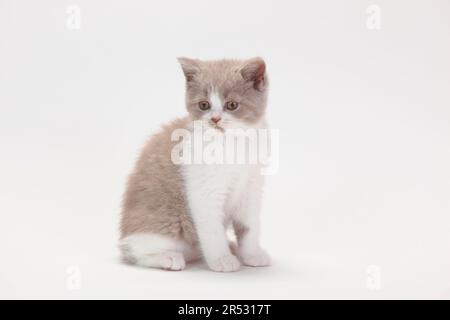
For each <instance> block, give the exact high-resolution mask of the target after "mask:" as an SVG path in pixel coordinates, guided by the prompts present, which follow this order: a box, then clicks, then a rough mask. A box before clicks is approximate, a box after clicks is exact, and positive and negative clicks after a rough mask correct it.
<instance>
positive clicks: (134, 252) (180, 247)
mask: <svg viewBox="0 0 450 320" xmlns="http://www.w3.org/2000/svg"><path fill="white" fill-rule="evenodd" d="M120 249H121V251H122V255H123V258H124V260H126V261H128V262H131V263H134V264H136V265H139V266H142V267H151V268H161V269H166V270H174V271H178V270H182V269H184V267H185V266H186V262H185V257H184V255H185V254H187V256H188V258H189V257H192V256H193V255H194V248H191V247H190V246H188V245H187V244H186V243H184V242H182V241H179V240H176V239H172V238H169V237H167V236H163V235H159V234H152V233H139V234H132V235H129V236H127V237H125V238H123V239H122V240H121V241H120Z"/></svg>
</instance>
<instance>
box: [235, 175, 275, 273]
mask: <svg viewBox="0 0 450 320" xmlns="http://www.w3.org/2000/svg"><path fill="white" fill-rule="evenodd" d="M249 190H251V192H249V193H247V194H246V195H245V196H243V197H242V199H241V203H240V206H239V207H238V208H237V209H236V211H235V213H234V214H233V216H234V221H233V226H234V231H235V233H236V238H237V241H238V256H239V258H240V259H241V261H242V262H243V263H244V264H245V265H247V266H252V267H264V266H268V265H270V264H271V259H270V256H269V255H268V254H267V253H266V251H265V250H264V249H262V248H261V246H260V244H259V234H260V219H259V215H260V208H261V185H260V182H257V183H255V185H254V186H251V187H250V188H249Z"/></svg>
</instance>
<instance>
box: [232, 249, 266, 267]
mask: <svg viewBox="0 0 450 320" xmlns="http://www.w3.org/2000/svg"><path fill="white" fill-rule="evenodd" d="M239 257H240V258H241V260H242V262H243V263H244V264H245V265H246V266H250V267H267V266H270V265H271V264H272V260H271V259H270V256H269V255H268V254H267V252H265V251H264V250H262V249H260V250H259V251H258V252H256V253H242V254H241V255H240V256H239Z"/></svg>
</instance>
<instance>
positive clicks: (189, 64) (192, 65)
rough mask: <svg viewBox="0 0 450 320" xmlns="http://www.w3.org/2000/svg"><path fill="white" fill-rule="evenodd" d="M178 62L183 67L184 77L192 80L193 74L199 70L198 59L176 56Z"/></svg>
mask: <svg viewBox="0 0 450 320" xmlns="http://www.w3.org/2000/svg"><path fill="white" fill-rule="evenodd" d="M177 59H178V62H179V63H180V65H181V68H182V69H183V73H184V76H185V78H186V81H187V82H189V81H192V80H194V77H195V75H196V74H197V73H198V72H199V70H200V68H199V61H198V60H195V59H190V58H185V57H179V58H177Z"/></svg>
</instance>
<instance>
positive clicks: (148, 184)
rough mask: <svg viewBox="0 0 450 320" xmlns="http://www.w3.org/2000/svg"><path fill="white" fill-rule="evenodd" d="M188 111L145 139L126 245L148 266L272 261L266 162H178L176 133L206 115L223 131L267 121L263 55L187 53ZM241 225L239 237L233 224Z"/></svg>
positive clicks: (126, 207)
mask: <svg viewBox="0 0 450 320" xmlns="http://www.w3.org/2000/svg"><path fill="white" fill-rule="evenodd" d="M179 62H180V64H181V66H182V69H183V72H184V75H185V78H186V107H187V111H188V115H187V116H185V117H184V118H180V119H177V120H175V121H173V122H172V123H170V124H168V125H166V126H164V127H163V129H162V130H161V131H160V132H158V133H156V134H155V135H154V136H152V137H151V139H150V140H149V141H148V142H147V144H146V145H145V147H144V149H143V151H142V153H141V155H140V157H139V159H138V161H137V163H136V166H135V168H134V171H133V172H132V174H131V175H130V178H129V180H128V184H127V190H126V192H125V195H124V200H123V210H122V215H121V239H120V248H121V251H122V255H123V258H124V259H125V260H126V261H128V262H130V263H134V264H137V265H140V266H145V267H154V268H162V269H167V270H182V269H183V268H184V267H185V265H186V262H188V261H193V260H196V259H199V258H201V257H203V258H204V259H205V261H206V263H207V264H208V266H209V268H210V269H211V270H214V271H219V272H229V271H236V270H238V269H239V268H240V266H241V263H242V264H244V265H247V266H254V267H259V266H267V265H269V264H270V258H269V256H268V255H267V253H266V252H265V251H264V250H263V249H262V248H261V246H260V244H259V229H260V228H259V224H260V222H259V212H260V205H261V191H262V190H261V189H262V184H263V176H262V175H261V173H260V168H259V165H258V164H256V165H255V164H252V165H242V164H235V165H233V164H231V165H230V164H175V163H174V162H173V161H172V159H171V152H172V150H173V148H174V146H175V144H176V143H177V141H172V140H173V139H172V138H171V137H172V133H173V132H174V131H175V130H177V129H184V130H188V131H190V132H191V131H192V130H193V122H194V121H200V122H201V123H202V125H203V126H204V127H206V128H210V129H212V130H213V131H214V134H215V135H224V134H226V132H227V131H228V130H229V129H238V128H240V129H262V128H266V121H265V109H266V104H267V91H268V81H267V76H266V66H265V63H264V61H263V60H262V59H261V58H253V59H249V60H229V59H224V60H215V61H201V60H195V59H188V58H180V59H179ZM229 228H232V229H234V232H235V234H236V239H237V245H235V246H233V245H230V240H229V239H228V236H227V230H228V229H229Z"/></svg>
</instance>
